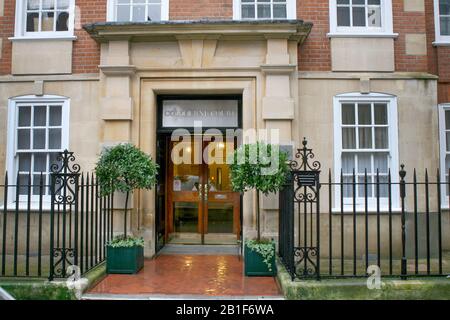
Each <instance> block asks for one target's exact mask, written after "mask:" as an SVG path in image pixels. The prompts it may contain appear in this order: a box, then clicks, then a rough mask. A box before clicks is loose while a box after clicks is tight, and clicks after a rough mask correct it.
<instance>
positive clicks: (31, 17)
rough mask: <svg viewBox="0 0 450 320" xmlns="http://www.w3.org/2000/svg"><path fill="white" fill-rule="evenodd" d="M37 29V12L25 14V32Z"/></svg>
mask: <svg viewBox="0 0 450 320" xmlns="http://www.w3.org/2000/svg"><path fill="white" fill-rule="evenodd" d="M37 31H39V13H37V12H32V13H28V14H27V32H37Z"/></svg>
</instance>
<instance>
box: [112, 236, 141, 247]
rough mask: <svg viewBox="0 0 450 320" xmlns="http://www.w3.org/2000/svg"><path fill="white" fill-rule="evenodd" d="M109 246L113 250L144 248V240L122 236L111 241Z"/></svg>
mask: <svg viewBox="0 0 450 320" xmlns="http://www.w3.org/2000/svg"><path fill="white" fill-rule="evenodd" d="M108 246H110V247H112V248H131V247H144V239H142V238H134V237H126V236H124V235H121V236H117V237H115V238H114V239H113V240H111V241H110V242H109V243H108Z"/></svg>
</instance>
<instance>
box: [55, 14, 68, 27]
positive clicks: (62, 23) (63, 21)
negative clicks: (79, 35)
mask: <svg viewBox="0 0 450 320" xmlns="http://www.w3.org/2000/svg"><path fill="white" fill-rule="evenodd" d="M68 30H69V13H68V12H64V11H63V12H58V13H57V20H56V31H68Z"/></svg>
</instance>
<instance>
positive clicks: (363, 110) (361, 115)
mask: <svg viewBox="0 0 450 320" xmlns="http://www.w3.org/2000/svg"><path fill="white" fill-rule="evenodd" d="M358 124H372V111H371V106H370V104H366V103H364V104H363V103H360V104H358Z"/></svg>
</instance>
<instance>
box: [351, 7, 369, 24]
mask: <svg viewBox="0 0 450 320" xmlns="http://www.w3.org/2000/svg"><path fill="white" fill-rule="evenodd" d="M353 26H354V27H365V26H366V9H365V8H364V7H353Z"/></svg>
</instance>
